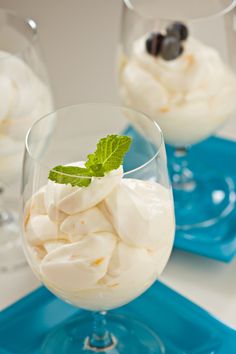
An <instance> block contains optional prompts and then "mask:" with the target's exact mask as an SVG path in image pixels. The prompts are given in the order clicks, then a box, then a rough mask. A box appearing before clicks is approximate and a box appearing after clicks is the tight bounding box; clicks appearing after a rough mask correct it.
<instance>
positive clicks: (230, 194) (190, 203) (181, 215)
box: [173, 176, 236, 230]
mask: <svg viewBox="0 0 236 354" xmlns="http://www.w3.org/2000/svg"><path fill="white" fill-rule="evenodd" d="M173 187H175V186H174V185H173ZM173 192H174V201H175V213H176V224H177V230H178V229H179V230H190V229H192V228H203V227H210V226H212V225H215V224H216V223H218V222H219V221H221V220H222V219H223V218H225V217H227V216H228V215H229V214H230V213H231V212H232V211H233V209H234V207H235V199H236V193H235V185H234V182H233V180H232V179H231V178H229V177H226V178H223V177H222V178H220V177H219V178H218V177H215V176H214V177H208V178H206V179H200V178H198V177H197V176H195V187H194V188H193V189H184V188H183V189H182V188H173Z"/></svg>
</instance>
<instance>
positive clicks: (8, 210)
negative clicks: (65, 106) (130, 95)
mask: <svg viewBox="0 0 236 354" xmlns="http://www.w3.org/2000/svg"><path fill="white" fill-rule="evenodd" d="M50 111H52V96H51V90H50V86H49V82H48V77H47V73H46V70H45V66H44V62H43V60H42V56H41V51H40V48H39V43H38V37H37V26H36V23H35V22H34V21H33V20H32V19H28V18H22V17H20V16H18V15H17V14H15V13H13V12H10V11H8V10H3V9H1V10H0V271H1V270H3V271H6V270H9V269H12V268H14V267H18V266H20V265H22V264H23V263H25V257H24V255H23V252H22V249H21V245H20V230H19V226H18V207H19V206H18V201H19V195H20V191H19V186H20V180H21V169H22V162H23V153H24V140H25V136H26V133H27V131H28V129H29V128H30V126H31V125H32V124H33V122H34V121H35V120H37V119H39V118H40V117H42V116H43V115H45V114H46V113H49V112H50Z"/></svg>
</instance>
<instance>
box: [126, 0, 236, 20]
mask: <svg viewBox="0 0 236 354" xmlns="http://www.w3.org/2000/svg"><path fill="white" fill-rule="evenodd" d="M206 1H207V0H206ZM123 3H124V4H125V5H126V6H127V8H128V9H130V10H132V11H134V12H135V13H136V14H138V15H139V16H142V17H144V18H146V19H156V18H158V19H160V20H163V21H176V20H182V21H187V22H190V21H191V22H200V21H205V20H211V19H215V18H218V17H223V16H225V15H227V14H228V13H229V12H230V11H232V10H233V9H234V8H235V7H236V0H232V1H231V3H230V4H229V5H227V6H226V7H225V8H223V9H222V10H221V11H218V12H215V13H212V14H210V15H206V16H199V17H198V16H196V17H193V16H191V17H189V18H187V17H182V18H181V17H178V18H177V19H176V18H173V17H171V16H170V17H165V16H160V17H159V16H155V17H154V16H148V15H145V14H143V13H141V12H140V11H138V10H137V9H135V8H134V6H133V4H132V0H123Z"/></svg>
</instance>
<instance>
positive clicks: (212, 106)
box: [119, 25, 236, 147]
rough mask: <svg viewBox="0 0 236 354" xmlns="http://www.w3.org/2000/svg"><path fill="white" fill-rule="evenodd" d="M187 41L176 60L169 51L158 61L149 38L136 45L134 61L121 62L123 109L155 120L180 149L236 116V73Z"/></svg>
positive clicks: (216, 55)
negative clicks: (135, 110) (125, 107)
mask: <svg viewBox="0 0 236 354" xmlns="http://www.w3.org/2000/svg"><path fill="white" fill-rule="evenodd" d="M179 26H180V25H179ZM182 27H183V25H182ZM167 35H168V29H167ZM158 36H159V37H160V38H159V37H158ZM169 36H170V37H171V33H170V34H169ZM162 37H164V36H162V35H161V34H157V35H156V38H154V39H153V40H154V41H156V43H157V41H159V40H160V39H161V40H163V39H162ZM186 37H187V34H186V36H185V38H184V40H183V41H182V43H181V46H180V47H177V48H176V47H175V48H174V50H175V51H176V50H177V49H178V50H179V52H177V54H176V52H175V51H174V52H173V53H174V56H173V58H170V57H168V47H167V50H166V52H165V51H164V50H163V55H157V51H159V50H160V49H159V48H158V47H157V44H155V42H154V47H153V48H154V52H152V51H153V48H152V47H151V44H150V42H149V37H148V36H143V37H141V38H139V39H137V40H136V41H134V43H133V46H132V48H131V54H130V56H129V57H127V56H126V55H125V54H124V53H121V57H120V72H119V81H120V95H121V98H122V101H123V103H124V104H125V105H126V106H129V107H132V108H135V109H138V110H140V111H143V112H145V113H146V114H148V115H149V116H150V117H152V118H153V119H155V120H156V121H157V122H158V124H159V125H160V127H161V129H162V131H163V133H164V136H165V140H166V142H167V143H169V144H171V145H173V146H176V147H184V146H187V145H191V144H194V143H197V142H199V141H200V140H202V139H204V138H206V137H207V136H209V135H211V134H212V133H214V132H215V131H216V129H217V128H218V127H219V126H220V125H221V124H222V123H224V121H225V120H227V119H229V118H230V117H231V116H232V114H233V113H234V112H235V111H236V100H235V97H236V76H235V74H234V73H233V71H232V70H231V69H230V68H229V67H228V66H227V65H226V64H225V63H224V62H223V60H222V58H221V56H220V53H219V52H218V51H217V50H216V49H214V48H212V47H210V46H207V45H205V44H204V43H202V42H200V41H199V40H197V39H195V38H194V37H193V36H189V37H188V38H186ZM171 38H172V39H173V36H172V37H171ZM171 38H169V39H171ZM168 44H169V46H170V45H171V43H168ZM174 44H175V43H174ZM155 45H156V47H155ZM165 57H166V58H165ZM170 59H172V60H170Z"/></svg>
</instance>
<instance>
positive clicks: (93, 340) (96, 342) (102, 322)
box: [85, 311, 116, 352]
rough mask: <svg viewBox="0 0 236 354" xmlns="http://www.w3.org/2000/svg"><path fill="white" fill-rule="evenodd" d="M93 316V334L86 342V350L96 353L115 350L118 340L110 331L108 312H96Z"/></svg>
mask: <svg viewBox="0 0 236 354" xmlns="http://www.w3.org/2000/svg"><path fill="white" fill-rule="evenodd" d="M93 316H94V319H93V332H92V334H91V335H90V337H88V338H87V339H86V341H85V349H87V350H90V351H94V352H101V351H104V350H106V351H108V350H110V349H113V348H114V347H115V345H116V340H115V338H114V337H113V336H112V334H111V333H110V332H109V331H108V328H107V320H106V311H100V312H94V313H93Z"/></svg>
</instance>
